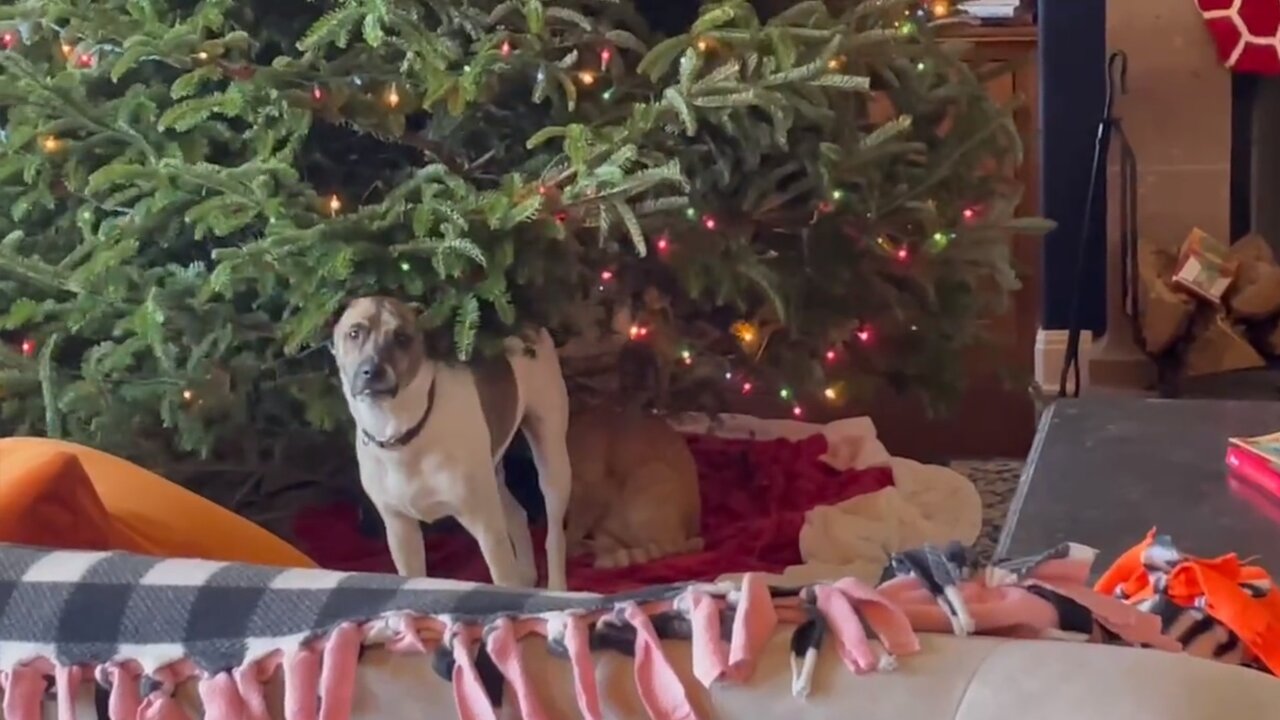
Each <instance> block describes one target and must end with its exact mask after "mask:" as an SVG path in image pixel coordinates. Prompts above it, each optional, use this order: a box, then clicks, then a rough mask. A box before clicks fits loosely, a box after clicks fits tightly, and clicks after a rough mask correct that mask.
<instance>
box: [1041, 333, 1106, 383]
mask: <svg viewBox="0 0 1280 720" xmlns="http://www.w3.org/2000/svg"><path fill="white" fill-rule="evenodd" d="M1067 335H1068V332H1067V331H1066V330H1045V329H1044V328H1040V330H1039V331H1038V332H1036V359H1035V363H1036V384H1037V385H1039V386H1040V390H1041V392H1044V393H1054V394H1056V393H1057V392H1058V389H1059V383H1060V381H1061V378H1062V366H1063V364H1064V363H1065V362H1066V358H1067ZM1092 350H1093V333H1092V332H1089V331H1088V330H1085V331H1083V332H1081V333H1080V389H1081V391H1083V390H1084V389H1085V388H1087V387H1089V356H1090V353H1091V351H1092ZM1074 390H1075V373H1074V372H1073V373H1071V375H1069V376H1068V377H1067V392H1069V393H1073V392H1074Z"/></svg>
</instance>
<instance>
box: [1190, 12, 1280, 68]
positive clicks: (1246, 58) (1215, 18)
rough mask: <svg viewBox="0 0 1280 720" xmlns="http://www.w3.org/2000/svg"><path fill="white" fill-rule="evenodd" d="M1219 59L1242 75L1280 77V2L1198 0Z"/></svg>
mask: <svg viewBox="0 0 1280 720" xmlns="http://www.w3.org/2000/svg"><path fill="white" fill-rule="evenodd" d="M1196 6H1197V7H1199V8H1200V13H1201V14H1202V15H1203V16H1204V22H1205V25H1206V26H1207V27H1208V28H1209V34H1210V35H1212V36H1213V41H1214V43H1215V44H1216V45H1217V47H1218V58H1219V59H1220V60H1221V61H1222V64H1224V65H1226V66H1227V68H1229V69H1231V70H1233V71H1235V72H1241V73H1256V74H1260V75H1280V0H1196Z"/></svg>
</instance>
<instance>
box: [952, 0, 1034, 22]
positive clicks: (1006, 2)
mask: <svg viewBox="0 0 1280 720" xmlns="http://www.w3.org/2000/svg"><path fill="white" fill-rule="evenodd" d="M1023 6H1024V2H1023V0H964V1H963V2H961V3H960V10H961V11H963V12H964V13H965V14H966V15H969V16H970V17H975V18H978V19H979V20H985V21H995V22H999V21H1005V20H1013V19H1015V18H1019V17H1022V16H1024V15H1025V14H1026V13H1025V12H1024V10H1023Z"/></svg>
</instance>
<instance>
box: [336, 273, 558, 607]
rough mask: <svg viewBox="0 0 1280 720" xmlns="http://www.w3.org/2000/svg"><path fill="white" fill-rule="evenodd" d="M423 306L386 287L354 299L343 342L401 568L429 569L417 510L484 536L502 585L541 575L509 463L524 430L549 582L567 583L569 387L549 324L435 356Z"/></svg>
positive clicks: (346, 380) (369, 467)
mask: <svg viewBox="0 0 1280 720" xmlns="http://www.w3.org/2000/svg"><path fill="white" fill-rule="evenodd" d="M416 319H417V318H416V313H415V312H414V311H413V310H412V309H411V308H410V307H409V306H408V305H406V304H405V303H402V302H400V301H398V300H395V299H392V298H386V297H362V298H358V299H356V300H354V301H352V302H351V304H350V305H348V306H347V308H346V310H345V312H343V314H342V317H341V318H340V319H339V320H338V323H337V324H336V325H335V326H334V329H333V354H334V357H335V358H336V360H337V364H338V372H339V374H340V375H341V377H342V388H343V391H344V394H345V396H346V399H347V406H348V408H350V410H351V415H352V417H353V418H354V419H355V422H356V458H357V460H358V461H359V465H360V483H361V485H362V486H363V487H364V490H365V492H366V493H368V495H369V499H370V500H371V501H372V502H373V504H374V506H375V507H377V509H378V513H379V514H380V515H381V516H382V520H383V522H384V524H385V525H386V530H387V545H388V546H389V547H390V549H391V557H392V558H393V559H394V561H395V564H396V570H397V571H398V572H399V573H400V574H401V575H407V576H411V577H422V576H425V575H426V574H427V562H426V553H425V550H424V547H423V542H422V531H421V529H420V527H419V524H418V523H419V521H423V522H430V521H433V520H437V519H439V518H442V517H445V516H450V515H451V516H453V517H455V518H457V520H458V522H459V523H461V524H462V526H463V527H464V528H466V530H467V531H468V532H470V533H471V535H472V536H473V537H475V539H476V541H477V542H478V543H479V544H480V552H481V553H482V554H483V555H484V560H485V563H486V564H487V565H488V566H489V572H490V575H491V576H492V577H493V582H494V584H497V585H524V586H532V585H533V584H535V583H536V581H537V569H536V567H535V566H534V559H533V541H532V538H531V536H530V533H529V525H528V518H527V516H526V515H525V513H524V510H523V509H522V508H521V507H520V504H519V503H518V502H517V501H516V499H515V497H514V496H513V495H512V494H511V492H510V491H509V490H508V489H507V486H506V483H505V482H504V480H503V478H502V477H501V471H500V470H499V467H500V463H499V462H498V461H499V460H500V458H501V457H502V453H503V452H504V451H505V450H506V449H507V446H508V445H509V444H510V442H511V440H512V438H513V437H514V436H515V433H516V431H517V430H523V431H524V433H525V436H526V437H527V439H528V441H529V446H530V448H531V450H532V451H533V458H534V463H535V465H536V466H537V469H538V482H539V484H540V485H541V488H542V495H543V498H544V500H545V502H546V508H547V542H546V551H547V587H548V588H549V589H551V590H563V589H565V586H566V583H565V531H564V517H565V508H566V506H567V505H568V503H569V493H570V484H571V482H572V480H571V471H570V467H569V454H568V451H567V450H566V447H565V432H566V430H567V428H568V422H569V398H568V393H567V391H566V389H565V382H564V376H563V375H562V373H561V370H560V360H559V358H558V357H557V354H556V349H555V346H554V344H553V343H552V340H551V336H550V335H549V334H547V332H546V331H545V330H543V331H541V332H540V333H539V336H538V340H537V342H536V343H535V346H534V347H533V353H532V354H530V353H528V352H527V351H526V348H525V345H524V343H522V342H520V341H519V340H514V339H513V340H512V341H511V342H510V343H509V350H508V353H507V356H506V357H505V358H497V359H494V360H489V361H484V362H478V363H471V364H460V363H446V362H441V361H437V360H434V359H431V358H428V357H427V354H426V350H425V344H424V340H423V337H422V333H421V332H419V331H418V329H417V325H416Z"/></svg>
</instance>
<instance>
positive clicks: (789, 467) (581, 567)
mask: <svg viewBox="0 0 1280 720" xmlns="http://www.w3.org/2000/svg"><path fill="white" fill-rule="evenodd" d="M689 446H690V448H691V449H692V450H693V455H694V458H695V460H696V461H697V464H698V475H699V478H700V483H701V490H702V537H703V539H704V540H706V548H707V549H706V550H705V551H704V552H700V553H695V554H690V555H680V556H674V557H668V558H662V559H659V560H656V561H654V562H650V563H646V564H643V565H633V566H631V567H628V568H620V569H613V570H598V569H596V568H593V567H592V566H591V559H590V557H579V558H572V559H570V561H569V586H570V588H571V589H573V590H587V591H594V592H617V591H621V590H629V589H633V588H637V587H643V586H646V585H654V584H659V583H668V582H679V581H684V580H710V579H714V578H715V577H717V576H719V575H723V574H725V573H734V572H747V571H759V572H781V571H782V570H784V569H785V568H786V567H787V566H789V565H796V564H799V563H800V562H801V559H800V547H799V535H800V527H801V525H803V524H804V515H805V512H806V511H808V510H810V509H812V508H814V507H817V506H819V505H833V504H836V503H839V502H841V501H843V500H847V499H848V498H851V497H854V496H855V495H861V494H863V493H868V492H874V491H876V490H880V489H882V488H885V487H888V486H890V485H892V484H893V475H892V473H891V472H890V470H889V469H888V468H872V469H868V470H858V471H853V470H851V471H838V470H833V469H832V468H831V467H830V466H828V465H827V464H826V463H823V462H822V461H821V460H819V459H818V458H819V457H820V456H822V454H823V453H825V452H826V450H827V441H826V438H824V437H823V436H822V435H814V436H812V437H809V438H807V439H805V440H802V441H799V442H793V441H789V440H769V441H752V440H729V439H724V438H715V437H707V436H689ZM294 532H295V536H296V540H297V545H298V547H299V549H301V550H302V551H303V552H305V553H307V554H308V555H310V556H311V557H312V558H313V559H314V560H315V561H316V562H317V563H319V564H320V565H321V566H323V567H326V568H331V569H335V570H362V571H372V572H395V568H394V566H393V565H392V563H391V556H390V555H389V554H388V552H387V547H386V544H385V543H384V542H383V541H382V540H381V539H370V538H366V537H364V536H362V535H361V534H360V533H359V531H358V530H357V514H356V509H355V508H354V507H353V506H351V505H347V504H342V505H331V506H326V507H320V508H314V509H311V510H307V511H304V512H302V513H301V514H300V515H299V517H298V520H297V522H296V524H295V527H294ZM543 534H544V529H543V528H534V547H535V548H536V549H537V551H538V554H539V562H538V564H539V568H542V558H541V549H542V537H543ZM426 544H427V568H428V570H429V572H430V573H431V575H432V576H436V577H447V578H456V579H459V580H472V581H478V582H487V581H488V580H489V573H488V570H487V569H486V568H485V564H484V560H483V559H482V558H481V557H480V551H479V548H477V547H476V543H475V540H473V539H472V538H471V536H470V535H468V534H467V533H466V532H464V531H462V530H460V529H458V530H456V531H449V532H439V533H429V534H428V535H427V540H426ZM544 577H545V576H544Z"/></svg>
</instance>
